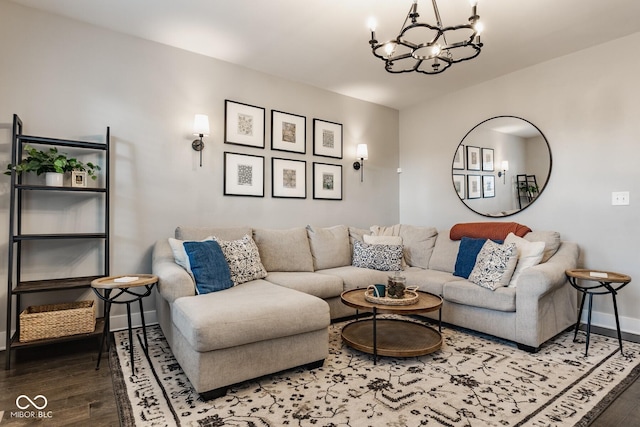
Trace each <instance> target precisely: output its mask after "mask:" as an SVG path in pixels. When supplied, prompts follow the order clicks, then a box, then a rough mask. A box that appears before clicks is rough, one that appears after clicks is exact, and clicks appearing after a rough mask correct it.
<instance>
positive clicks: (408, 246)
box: [152, 224, 579, 398]
mask: <svg viewBox="0 0 640 427" xmlns="http://www.w3.org/2000/svg"><path fill="white" fill-rule="evenodd" d="M371 236H375V237H371ZM212 237H214V238H215V239H217V240H218V241H220V242H231V241H236V242H237V241H239V240H241V239H243V238H244V239H245V240H246V239H249V240H250V241H251V243H252V244H253V243H255V245H256V246H257V250H258V253H259V262H260V263H261V264H262V266H263V267H264V270H266V271H264V270H263V271H264V273H263V274H258V275H257V276H255V277H256V278H255V279H252V278H251V277H249V278H245V279H244V280H246V281H245V282H244V283H242V284H239V285H237V286H233V287H231V288H229V289H225V290H221V291H218V292H211V293H207V294H204V295H202V294H197V293H196V287H195V282H194V279H193V277H192V276H191V275H190V274H189V273H188V272H187V270H186V269H185V268H183V267H181V266H180V265H178V264H177V263H176V257H175V247H174V248H173V250H172V246H171V245H170V244H169V242H168V239H161V240H159V241H158V242H156V244H155V246H154V249H153V262H152V264H153V273H154V274H156V275H157V276H158V278H159V283H158V287H157V291H158V292H157V294H156V295H157V300H156V310H157V314H158V319H159V323H160V326H161V328H162V330H163V332H164V334H165V336H166V338H167V340H168V342H169V344H170V346H171V349H172V350H173V352H174V354H175V357H176V359H177V360H178V362H179V363H180V365H181V366H182V368H183V370H184V371H185V373H186V375H187V376H188V378H189V379H190V381H191V382H192V384H193V386H194V388H195V390H196V391H197V392H198V393H200V394H202V395H203V396H204V397H205V398H210V397H215V396H219V395H221V394H224V393H225V392H226V388H227V387H228V386H230V385H232V384H235V383H238V382H241V381H244V380H247V379H251V378H256V377H259V376H262V375H266V374H270V373H274V372H278V371H281V370H284V369H289V368H292V367H296V366H301V365H309V366H317V365H320V364H322V362H323V360H324V359H325V358H326V357H327V355H328V328H327V326H328V325H329V324H330V322H331V321H332V320H334V319H339V318H343V317H347V316H351V315H353V314H354V313H355V312H354V310H353V309H352V308H349V307H347V306H346V305H344V304H342V303H341V301H340V294H341V293H342V292H343V291H345V290H349V289H354V288H366V287H367V286H369V285H371V284H374V283H386V281H387V278H388V276H389V275H390V274H392V273H393V272H392V271H381V270H378V269H376V268H385V267H384V266H381V267H379V266H378V265H377V264H376V263H377V262H378V261H377V260H376V259H373V262H374V264H373V265H372V266H373V267H375V268H362V267H357V266H354V265H352V263H354V260H355V258H354V252H353V251H354V247H356V248H357V249H360V248H362V247H363V245H364V246H367V243H366V242H364V240H365V239H366V240H367V241H369V244H368V246H369V247H372V246H376V245H379V243H377V242H383V243H388V244H387V245H381V246H384V247H393V246H394V245H393V243H397V241H398V239H399V241H401V246H400V247H401V257H402V260H401V268H402V274H403V275H404V276H405V277H406V279H407V285H408V286H417V287H418V288H419V289H420V290H423V291H426V292H430V293H433V294H436V295H440V296H442V297H443V300H444V302H443V306H442V312H441V315H442V321H443V322H445V323H450V324H453V325H457V326H460V327H464V328H469V329H473V330H476V331H479V332H483V333H487V334H490V335H494V336H496V337H500V338H503V339H506V340H510V341H513V342H515V343H517V344H518V346H519V347H521V348H523V349H525V350H528V351H536V350H537V349H538V348H539V347H540V345H541V344H543V343H544V342H545V341H547V340H548V339H550V338H552V337H553V336H555V335H557V334H558V333H560V332H562V331H563V330H565V329H567V328H569V327H570V326H572V325H573V324H574V323H575V320H576V315H577V314H576V299H577V296H576V293H575V290H574V289H573V288H572V287H571V286H570V285H569V283H568V282H567V278H566V276H565V271H566V270H567V269H570V268H575V267H576V264H577V261H578V255H579V249H578V246H577V245H576V244H575V243H572V242H564V241H561V240H560V235H559V233H556V232H545V231H531V232H528V233H527V234H525V235H524V239H525V240H526V241H528V242H544V253H543V255H542V257H543V258H542V260H541V262H540V263H539V264H537V265H534V266H531V267H529V268H527V269H525V270H522V271H520V272H519V273H518V274H519V275H518V281H517V284H516V286H512V285H509V286H502V287H498V288H497V289H495V290H491V289H488V288H486V287H482V286H478V285H477V284H476V283H473V282H471V281H470V280H468V279H465V278H463V277H460V276H457V275H454V272H456V274H458V272H457V271H456V269H457V268H458V267H459V265H458V264H460V262H461V260H460V255H462V248H463V247H466V246H467V245H466V243H467V240H466V238H463V239H462V240H453V239H452V238H451V237H452V235H451V233H450V230H441V231H440V232H438V230H436V229H435V228H433V227H422V226H413V225H405V224H397V225H394V226H391V227H378V226H373V227H371V228H370V229H360V228H354V227H348V226H344V225H339V226H334V227H312V226H307V227H297V228H291V229H265V228H250V227H229V228H204V227H200V228H199V227H178V228H176V230H175V239H177V241H178V242H182V241H200V240H203V239H208V238H209V239H210V238H212ZM377 238H381V239H382V240H375V239H377ZM372 239H374V240H373V244H371V242H372ZM385 239H387V240H385ZM394 239H395V240H394ZM174 243H175V241H174ZM465 250H466V249H465ZM359 261H362V260H359ZM247 268H249V267H247ZM251 268H253V266H251ZM261 276H264V277H261ZM428 316H430V317H432V318H437V316H438V313H429V315H428Z"/></svg>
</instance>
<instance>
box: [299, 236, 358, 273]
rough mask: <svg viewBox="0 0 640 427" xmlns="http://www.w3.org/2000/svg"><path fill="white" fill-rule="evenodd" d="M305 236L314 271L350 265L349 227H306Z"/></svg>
mask: <svg viewBox="0 0 640 427" xmlns="http://www.w3.org/2000/svg"><path fill="white" fill-rule="evenodd" d="M307 236H308V237H309V245H310V247H311V255H312V257H313V267H314V269H315V270H322V269H325V268H333V267H342V266H345V265H350V264H351V248H350V246H349V227H347V226H346V225H336V226H334V227H328V228H320V227H313V226H311V225H307Z"/></svg>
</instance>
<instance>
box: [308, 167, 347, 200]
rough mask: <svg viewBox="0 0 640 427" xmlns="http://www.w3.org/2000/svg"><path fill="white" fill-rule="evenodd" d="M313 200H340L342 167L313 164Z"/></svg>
mask: <svg viewBox="0 0 640 427" xmlns="http://www.w3.org/2000/svg"><path fill="white" fill-rule="evenodd" d="M313 198H314V199H329V200H342V166H341V165H328V164H326V163H316V162H313Z"/></svg>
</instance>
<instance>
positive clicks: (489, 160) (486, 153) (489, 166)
mask: <svg viewBox="0 0 640 427" xmlns="http://www.w3.org/2000/svg"><path fill="white" fill-rule="evenodd" d="M482 170H483V171H486V172H493V170H494V165H493V148H483V149H482Z"/></svg>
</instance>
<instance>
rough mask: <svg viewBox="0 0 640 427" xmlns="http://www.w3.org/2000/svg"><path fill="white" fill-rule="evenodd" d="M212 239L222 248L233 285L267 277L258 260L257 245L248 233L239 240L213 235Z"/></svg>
mask: <svg viewBox="0 0 640 427" xmlns="http://www.w3.org/2000/svg"><path fill="white" fill-rule="evenodd" d="M213 239H214V240H215V241H217V242H218V244H219V245H220V248H222V253H223V254H224V257H225V259H226V260H227V264H229V271H230V272H231V280H232V281H233V284H234V286H237V285H240V284H242V283H245V282H248V281H250V280H256V279H262V278H264V277H267V270H265V268H264V266H263V265H262V262H261V261H260V253H259V252H258V246H257V245H256V242H254V241H253V239H252V238H251V237H250V236H249V235H248V234H245V236H244V237H243V238H242V239H240V240H231V241H226V240H220V239H218V238H217V237H215V236H214V237H213Z"/></svg>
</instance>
